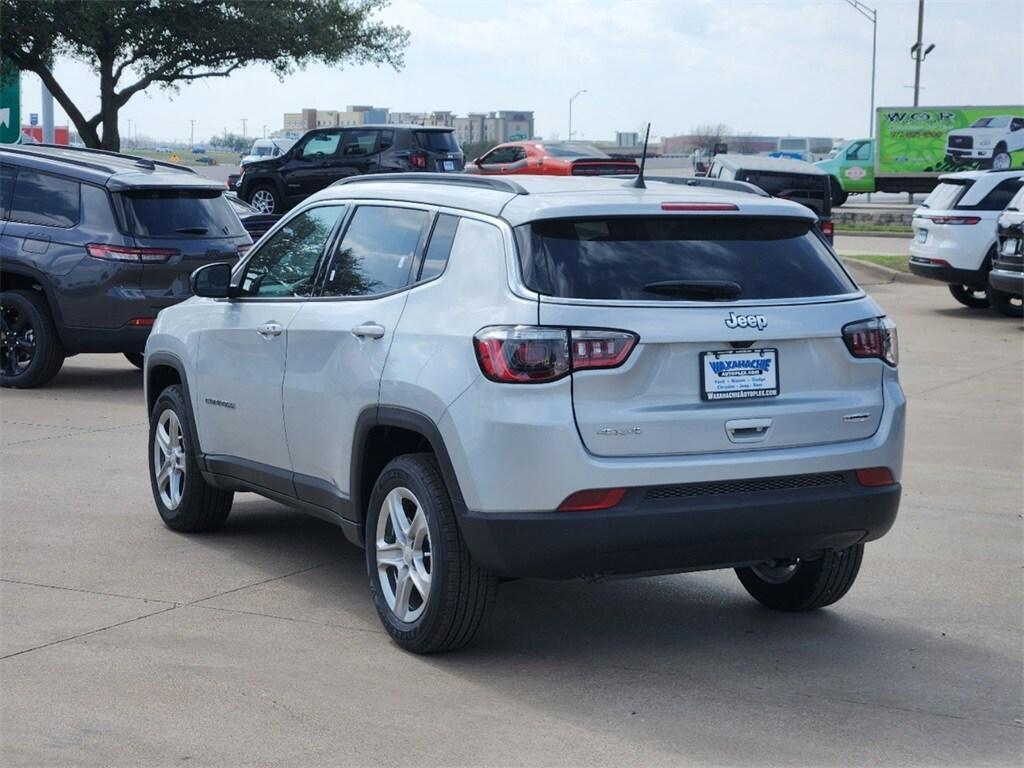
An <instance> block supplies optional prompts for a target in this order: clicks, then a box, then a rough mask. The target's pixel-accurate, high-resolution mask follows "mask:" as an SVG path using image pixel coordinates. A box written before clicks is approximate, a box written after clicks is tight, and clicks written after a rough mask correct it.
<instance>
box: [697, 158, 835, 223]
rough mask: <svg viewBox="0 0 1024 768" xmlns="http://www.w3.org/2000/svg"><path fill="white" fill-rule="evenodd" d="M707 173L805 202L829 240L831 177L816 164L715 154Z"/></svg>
mask: <svg viewBox="0 0 1024 768" xmlns="http://www.w3.org/2000/svg"><path fill="white" fill-rule="evenodd" d="M781 141H782V140H781V139H780V142H781ZM707 177H708V178H709V179H734V180H736V181H745V182H747V183H749V184H753V185H754V186H755V187H760V188H761V189H763V190H764V191H765V192H767V193H768V194H769V195H772V196H773V197H781V198H783V199H784V200H792V201H793V202H796V203H800V204H801V205H806V206H807V207H808V208H810V209H811V210H812V211H814V212H815V213H816V214H817V215H818V226H819V228H820V229H821V233H822V234H823V235H824V236H825V239H826V240H828V241H829V242H830V243H831V242H833V237H834V234H835V232H834V227H833V223H832V191H833V183H832V177H831V176H830V175H829V174H828V173H827V172H826V171H824V170H822V169H821V168H818V167H817V166H816V165H813V164H811V163H806V162H804V161H803V160H793V159H790V158H784V157H763V156H761V155H716V156H715V159H714V160H713V161H712V163H711V167H710V168H709V169H708V173H707Z"/></svg>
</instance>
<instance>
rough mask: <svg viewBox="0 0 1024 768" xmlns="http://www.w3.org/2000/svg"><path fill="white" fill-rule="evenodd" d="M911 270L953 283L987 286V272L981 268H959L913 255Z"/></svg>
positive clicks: (943, 281) (975, 286) (931, 278)
mask: <svg viewBox="0 0 1024 768" xmlns="http://www.w3.org/2000/svg"><path fill="white" fill-rule="evenodd" d="M908 266H909V268H910V271H911V272H912V273H914V274H915V275H917V276H918V277H926V278H928V279H929V280H938V281H939V282H942V283H949V284H951V285H969V286H971V287H972V288H984V287H985V273H984V272H982V271H981V270H979V269H958V268H956V267H951V266H949V265H948V264H935V263H933V262H930V261H929V260H927V259H924V258H922V257H920V256H911V257H910V261H909V262H908Z"/></svg>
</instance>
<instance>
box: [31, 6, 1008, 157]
mask: <svg viewBox="0 0 1024 768" xmlns="http://www.w3.org/2000/svg"><path fill="white" fill-rule="evenodd" d="M866 1H867V5H869V6H877V8H878V79H877V94H876V104H877V105H878V106H887V105H898V104H911V103H912V102H913V93H912V89H911V88H909V87H907V86H910V85H912V84H913V81H914V64H913V61H912V60H911V58H910V53H909V49H910V46H911V45H912V44H913V42H914V40H915V37H916V23H917V22H916V19H917V5H918V3H917V0H866ZM925 5H926V8H925V20H924V40H925V42H926V43H934V44H935V45H936V49H935V51H934V52H933V53H932V54H931V55H930V56H929V57H928V59H927V61H925V63H924V65H923V67H922V78H921V81H922V91H921V104H922V105H929V104H932V105H954V104H978V105H981V104H993V105H997V104H998V105H1003V104H1006V105H1009V104H1021V103H1024V52H1022V51H1024V48H1022V46H1021V41H1022V40H1024V0H927V1H926V3H925ZM382 18H383V19H384V20H386V21H388V22H389V23H397V24H401V25H403V26H404V27H406V28H407V29H408V30H409V31H410V33H411V40H410V44H409V47H408V49H407V51H406V56H405V67H404V68H403V69H402V70H401V71H400V72H395V71H394V70H392V69H390V68H387V67H381V68H377V67H348V68H343V69H335V68H329V67H324V66H311V67H309V68H307V69H305V70H298V71H296V72H295V73H293V74H292V75H290V76H288V77H286V78H285V79H284V81H283V82H282V81H279V80H278V79H277V78H276V77H274V75H272V74H271V73H270V72H269V71H268V70H267V69H266V68H263V67H249V68H247V69H245V70H243V71H241V72H238V73H236V74H234V75H232V76H231V77H230V78H227V79H214V80H205V81H199V82H197V83H195V84H193V85H190V86H188V87H185V88H182V89H181V91H179V92H177V93H173V92H167V91H163V90H159V89H155V88H154V89H151V90H149V91H147V92H145V93H143V94H141V95H139V96H136V97H135V98H133V99H132V100H131V101H130V102H129V103H128V104H127V106H126V107H125V108H124V109H123V110H122V111H121V130H122V132H124V131H126V130H127V125H128V120H129V119H130V120H131V121H132V123H133V125H134V126H138V132H139V133H140V134H141V133H144V134H147V135H149V136H152V137H156V138H160V139H185V140H187V138H188V131H189V119H190V118H194V119H195V120H196V139H197V142H198V140H200V139H202V140H206V139H208V138H209V137H210V136H211V135H212V134H214V133H220V132H222V131H223V130H224V129H225V128H227V130H229V131H234V132H236V133H240V132H241V130H242V123H241V120H242V118H246V119H247V121H248V131H247V133H248V134H250V135H253V134H257V135H259V134H262V131H263V126H264V125H266V126H267V128H268V130H270V131H272V130H275V129H279V128H281V121H282V117H281V116H282V113H283V112H293V111H298V110H299V109H301V108H302V107H318V108H320V109H344V108H345V106H346V105H348V104H372V105H375V106H384V107H389V108H390V109H392V110H394V111H427V110H435V109H444V110H452V111H454V112H456V113H457V114H465V113H466V112H470V111H473V112H481V111H492V110H498V109H522V110H533V111H534V112H535V113H536V129H537V132H538V133H539V134H540V135H543V136H545V137H548V138H554V137H555V136H556V135H557V136H559V137H561V138H565V137H566V134H567V131H568V100H569V97H570V96H571V95H572V94H573V93H575V92H576V91H577V90H579V89H583V88H585V89H586V90H587V93H585V94H583V95H582V96H580V97H579V99H577V100H576V103H575V107H574V111H573V120H574V130H576V131H578V132H579V133H578V134H577V138H586V139H610V138H613V137H614V132H615V131H616V130H620V131H622V130H637V129H638V128H639V126H640V125H641V124H643V123H645V122H646V121H647V120H650V121H651V122H652V123H653V127H652V135H654V136H663V135H674V134H678V133H686V132H689V130H690V129H691V128H692V127H693V126H695V125H697V124H700V123H707V122H716V123H717V122H723V123H726V124H727V125H728V126H730V127H731V128H732V129H733V130H735V131H737V132H751V133H765V134H786V133H789V134H797V135H813V136H836V137H838V136H844V137H854V136H858V135H866V133H867V129H868V114H869V109H868V107H869V86H870V72H871V23H870V22H869V21H867V20H866V19H865V18H863V17H862V16H861V15H859V14H858V13H857V12H856V11H855V10H854V9H853V8H851V7H850V6H849V5H848V3H847V2H846V0H607V1H606V0H588V1H587V2H570V1H569V0H515V1H514V2H500V1H499V0H481V1H479V2H475V1H474V2H470V1H467V0H393V2H392V4H391V6H390V7H389V8H388V9H387V10H386V11H385V12H383V14H382ZM57 77H58V79H59V81H60V82H62V83H63V84H64V86H65V88H66V89H67V90H68V91H69V92H70V93H71V94H72V96H73V98H75V100H76V101H77V102H78V103H79V104H80V105H83V104H84V105H85V107H86V108H87V109H89V110H91V111H89V112H88V114H92V113H93V112H95V111H96V107H97V105H98V97H97V93H98V85H97V78H96V77H95V75H94V74H93V73H92V72H91V71H90V70H89V69H88V67H86V66H85V65H83V64H80V63H76V62H70V61H67V62H61V64H60V65H59V66H58V68H57ZM39 103H40V101H39V81H38V79H36V78H35V77H33V76H25V77H24V78H23V81H22V115H23V119H24V120H25V122H27V121H28V113H30V112H38V111H39ZM57 117H58V124H62V123H67V119H66V118H65V117H64V114H63V112H61V111H60V110H59V107H58V115H57Z"/></svg>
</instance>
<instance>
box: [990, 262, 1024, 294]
mask: <svg viewBox="0 0 1024 768" xmlns="http://www.w3.org/2000/svg"><path fill="white" fill-rule="evenodd" d="M988 282H989V284H990V285H991V286H992V287H993V288H995V289H996V290H997V291H1002V292H1003V293H1012V294H1013V295H1014V296H1020V295H1021V294H1022V293H1024V272H1020V271H1017V270H1009V269H999V268H998V267H996V268H994V269H993V270H992V271H991V272H989V273H988Z"/></svg>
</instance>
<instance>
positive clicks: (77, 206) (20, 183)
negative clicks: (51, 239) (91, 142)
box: [10, 168, 82, 228]
mask: <svg viewBox="0 0 1024 768" xmlns="http://www.w3.org/2000/svg"><path fill="white" fill-rule="evenodd" d="M81 199H82V193H81V188H80V187H79V184H78V182H77V181H71V179H64V178H61V177H60V176H51V175H49V174H48V173H34V172H32V171H28V170H26V169H24V168H22V169H21V172H20V173H19V174H18V178H17V179H16V180H15V182H14V194H13V195H12V196H11V213H10V218H11V221H20V222H24V223H25V224H40V225H42V226H46V227H64V228H68V227H73V226H75V225H76V224H77V223H78V220H79V217H80V214H81V208H82V203H81Z"/></svg>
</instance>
